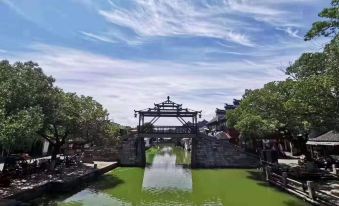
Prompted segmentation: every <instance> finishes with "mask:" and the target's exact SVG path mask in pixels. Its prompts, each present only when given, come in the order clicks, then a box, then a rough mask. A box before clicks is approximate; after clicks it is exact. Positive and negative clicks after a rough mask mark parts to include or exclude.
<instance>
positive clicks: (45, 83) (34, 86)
mask: <svg viewBox="0 0 339 206" xmlns="http://www.w3.org/2000/svg"><path fill="white" fill-rule="evenodd" d="M53 81H54V80H53V78H51V77H47V76H46V75H44V74H43V72H42V70H41V68H39V67H38V65H37V64H35V63H33V62H26V63H15V64H13V65H11V64H9V62H8V61H1V62H0V140H1V144H2V147H3V150H6V151H7V153H10V152H11V151H15V150H27V149H29V148H30V146H31V145H32V143H33V142H34V141H35V140H36V139H37V135H36V131H37V129H39V128H40V127H41V125H42V121H43V111H42V107H41V106H40V105H41V104H43V102H45V100H46V96H45V93H44V91H48V90H49V89H51V88H52V83H53Z"/></svg>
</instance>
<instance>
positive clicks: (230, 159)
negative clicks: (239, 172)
mask: <svg viewBox="0 0 339 206" xmlns="http://www.w3.org/2000/svg"><path fill="white" fill-rule="evenodd" d="M258 166H259V159H258V158H257V157H256V156H254V155H251V154H248V153H246V152H244V151H241V150H240V148H237V147H236V146H234V145H232V144H230V143H229V141H228V140H227V139H217V138H215V137H211V136H207V135H202V134H201V135H199V137H197V138H193V140H192V168H256V167H258Z"/></svg>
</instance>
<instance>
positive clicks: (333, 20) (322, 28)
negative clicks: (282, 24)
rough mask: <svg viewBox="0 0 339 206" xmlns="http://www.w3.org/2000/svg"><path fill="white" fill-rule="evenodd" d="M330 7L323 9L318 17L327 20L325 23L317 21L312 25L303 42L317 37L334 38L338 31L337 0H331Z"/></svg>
mask: <svg viewBox="0 0 339 206" xmlns="http://www.w3.org/2000/svg"><path fill="white" fill-rule="evenodd" d="M331 4H332V7H331V8H325V9H323V10H322V11H321V12H320V13H319V16H320V17H323V18H327V20H325V21H317V22H314V23H313V25H312V28H311V30H310V31H309V32H308V33H307V34H306V35H305V40H306V41H307V40H311V39H313V38H315V37H318V36H325V37H328V36H331V35H333V36H336V35H337V34H338V29H339V0H332V3H331Z"/></svg>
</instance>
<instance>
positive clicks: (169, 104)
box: [134, 96, 201, 138]
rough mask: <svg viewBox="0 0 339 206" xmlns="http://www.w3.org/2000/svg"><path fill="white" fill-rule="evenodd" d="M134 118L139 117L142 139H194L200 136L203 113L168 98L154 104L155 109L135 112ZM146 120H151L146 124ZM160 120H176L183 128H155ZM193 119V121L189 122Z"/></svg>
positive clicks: (139, 129)
mask: <svg viewBox="0 0 339 206" xmlns="http://www.w3.org/2000/svg"><path fill="white" fill-rule="evenodd" d="M134 116H135V117H138V116H139V124H138V134H139V136H141V137H145V136H147V137H159V138H161V137H169V136H170V137H173V138H174V137H181V138H193V137H196V136H197V135H198V126H197V123H198V116H199V117H200V118H201V111H195V110H192V109H188V108H182V104H177V103H175V102H173V101H171V100H170V97H169V96H168V97H167V100H166V101H164V102H161V103H158V104H154V107H153V108H148V109H144V110H138V111H136V110H134ZM145 118H151V119H150V121H148V122H145ZM160 118H176V119H177V120H178V121H179V122H180V123H181V126H155V123H156V122H157V121H158V120H159V119H160ZM187 119H191V121H187Z"/></svg>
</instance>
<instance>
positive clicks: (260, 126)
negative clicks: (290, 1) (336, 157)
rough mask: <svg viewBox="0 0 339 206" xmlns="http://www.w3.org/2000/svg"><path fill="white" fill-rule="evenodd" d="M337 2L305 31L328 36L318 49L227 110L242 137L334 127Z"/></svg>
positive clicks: (338, 123)
mask: <svg viewBox="0 0 339 206" xmlns="http://www.w3.org/2000/svg"><path fill="white" fill-rule="evenodd" d="M338 5H339V1H338V0H334V1H333V2H332V8H329V9H324V10H323V11H322V12H321V13H320V16H321V17H328V18H330V20H329V21H328V22H327V23H324V22H320V23H319V22H316V23H315V24H313V27H312V29H311V30H310V32H309V33H308V34H307V35H306V38H308V39H310V38H313V37H315V36H320V35H324V36H329V35H332V34H333V35H334V38H333V39H332V41H331V42H330V43H329V44H327V45H326V46H325V48H324V50H323V51H322V52H316V53H304V54H302V55H301V56H300V58H299V59H297V60H296V61H295V62H294V63H293V64H292V65H290V66H289V67H288V68H287V69H286V74H287V75H289V78H288V79H287V80H285V81H281V82H270V83H268V84H266V85H265V86H264V87H263V88H261V89H256V90H253V91H252V90H246V91H245V94H244V95H243V100H242V102H241V104H240V106H239V107H238V108H237V109H236V110H234V111H231V112H229V113H228V114H227V117H228V119H227V124H228V126H229V127H234V128H236V129H237V130H239V132H240V133H241V134H242V136H244V137H250V138H266V137H280V138H281V137H283V138H297V139H300V137H304V136H307V135H308V134H309V133H310V132H312V131H316V132H325V131H328V130H332V129H339V81H338V79H339V69H338V68H339V58H338V57H339V36H338V34H336V31H337V29H338V12H339V9H338Z"/></svg>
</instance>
